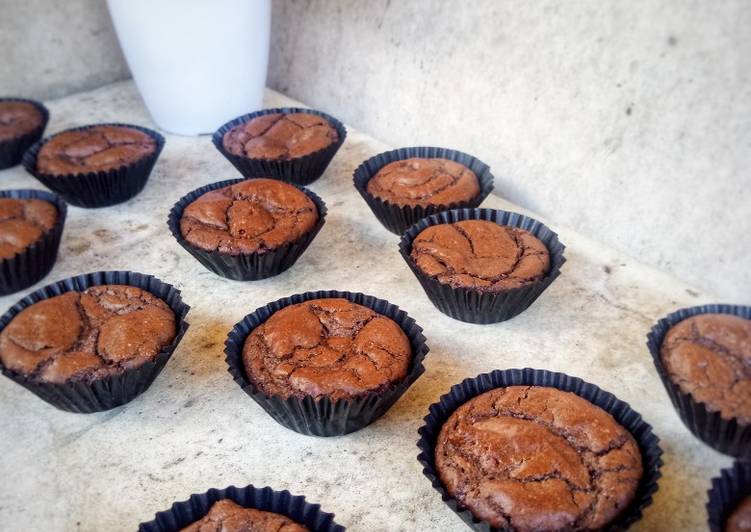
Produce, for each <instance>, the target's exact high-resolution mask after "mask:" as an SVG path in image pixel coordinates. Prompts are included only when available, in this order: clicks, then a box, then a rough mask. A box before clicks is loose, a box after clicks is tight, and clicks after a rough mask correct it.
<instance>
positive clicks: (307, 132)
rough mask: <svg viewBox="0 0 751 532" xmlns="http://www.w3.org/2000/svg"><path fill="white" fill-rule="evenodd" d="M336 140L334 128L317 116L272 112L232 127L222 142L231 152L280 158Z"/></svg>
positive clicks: (258, 157) (259, 157) (311, 150)
mask: <svg viewBox="0 0 751 532" xmlns="http://www.w3.org/2000/svg"><path fill="white" fill-rule="evenodd" d="M337 140H339V134H338V133H337V131H336V129H335V128H334V127H333V126H332V125H331V124H330V123H329V122H328V121H327V120H326V119H325V118H323V117H321V116H318V115H316V114H313V113H286V114H284V113H273V114H268V115H261V116H258V117H256V118H253V119H251V120H249V121H248V122H245V123H244V124H239V125H237V126H235V127H233V128H232V129H230V130H229V131H228V132H227V133H225V135H224V138H223V141H222V142H223V144H224V148H225V149H226V150H227V151H228V152H230V153H232V154H234V155H240V156H242V157H249V158H251V159H271V160H277V161H283V160H288V159H294V158H297V157H302V156H304V155H308V154H311V153H313V152H317V151H319V150H322V149H324V148H326V147H328V146H330V145H331V144H333V143H335V142H336V141H337Z"/></svg>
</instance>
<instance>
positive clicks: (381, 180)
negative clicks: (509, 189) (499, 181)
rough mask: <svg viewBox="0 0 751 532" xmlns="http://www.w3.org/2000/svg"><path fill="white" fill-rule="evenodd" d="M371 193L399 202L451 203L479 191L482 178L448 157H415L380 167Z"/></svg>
mask: <svg viewBox="0 0 751 532" xmlns="http://www.w3.org/2000/svg"><path fill="white" fill-rule="evenodd" d="M367 191H368V193H369V194H371V195H373V196H375V197H377V198H380V199H381V200H384V201H388V202H389V203H394V204H396V205H402V206H405V205H408V206H412V207H415V206H422V207H427V206H428V205H450V204H452V203H458V202H462V201H469V200H471V199H472V198H474V197H476V196H477V195H478V194H479V193H480V182H479V180H478V179H477V176H476V175H475V173H474V172H473V171H472V170H470V169H469V168H467V167H466V166H464V165H462V164H459V163H457V162H454V161H450V160H448V159H439V158H433V159H420V158H418V157H414V158H411V159H404V160H401V161H394V162H392V163H389V164H387V165H386V166H384V167H383V168H381V169H380V170H379V171H378V172H377V173H376V175H374V176H373V177H372V178H371V179H370V180H369V181H368V185H367Z"/></svg>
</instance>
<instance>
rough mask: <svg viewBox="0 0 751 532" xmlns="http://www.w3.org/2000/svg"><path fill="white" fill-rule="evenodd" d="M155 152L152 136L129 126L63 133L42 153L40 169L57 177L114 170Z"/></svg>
mask: <svg viewBox="0 0 751 532" xmlns="http://www.w3.org/2000/svg"><path fill="white" fill-rule="evenodd" d="M155 149H156V141H155V140H154V139H153V138H151V136H149V135H147V134H146V133H144V132H143V131H140V130H138V129H134V128H131V127H126V126H92V127H88V128H85V129H79V130H76V131H63V132H62V133H58V134H57V135H54V136H53V137H52V138H50V140H48V141H47V142H45V143H44V145H43V146H42V149H40V150H39V155H38V156H37V170H38V171H39V172H41V173H43V174H50V175H58V176H62V175H68V174H86V173H89V172H101V171H107V170H114V169H116V168H120V167H121V166H127V165H130V164H132V163H135V162H137V161H139V160H141V159H143V158H144V157H146V156H148V155H151V154H152V153H154V150H155Z"/></svg>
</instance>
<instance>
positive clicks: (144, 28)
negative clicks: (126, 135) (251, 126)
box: [107, 0, 271, 135]
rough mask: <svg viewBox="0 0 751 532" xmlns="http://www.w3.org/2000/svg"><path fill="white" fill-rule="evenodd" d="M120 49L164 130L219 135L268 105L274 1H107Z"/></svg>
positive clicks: (178, 132) (187, 133)
mask: <svg viewBox="0 0 751 532" xmlns="http://www.w3.org/2000/svg"><path fill="white" fill-rule="evenodd" d="M107 3H108V6H109V10H110V15H111V16H112V22H113V23H114V25H115V31H116V32H117V37H118V39H119V40H120V46H121V47H122V49H123V53H124V54H125V58H126V60H127V62H128V66H129V67H130V71H131V73H132V74H133V79H134V80H135V82H136V85H137V86H138V90H139V91H140V92H141V96H142V97H143V100H144V102H145V103H146V107H147V108H148V110H149V112H150V113H151V116H152V118H153V119H154V122H156V123H157V125H158V126H159V127H160V128H162V129H164V130H166V131H169V132H171V133H177V134H180V135H199V134H202V133H213V132H214V131H215V130H216V129H217V128H218V127H219V126H220V125H222V124H223V123H225V122H227V121H229V120H231V119H232V118H234V117H236V116H239V115H242V114H245V113H249V112H252V111H256V110H258V109H260V108H261V106H262V103H263V90H264V86H265V85H266V69H267V66H268V57H269V32H270V26H271V2H270V0H107Z"/></svg>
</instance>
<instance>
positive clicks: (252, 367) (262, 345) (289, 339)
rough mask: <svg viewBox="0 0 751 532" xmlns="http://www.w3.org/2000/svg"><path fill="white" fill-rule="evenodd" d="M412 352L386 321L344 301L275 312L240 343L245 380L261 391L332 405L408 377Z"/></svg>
mask: <svg viewBox="0 0 751 532" xmlns="http://www.w3.org/2000/svg"><path fill="white" fill-rule="evenodd" d="M411 359H412V348H411V346H410V343H409V339H408V338H407V335H406V334H405V333H404V331H403V330H402V329H401V327H399V325H397V324H396V322H394V321H393V320H391V319H390V318H387V317H386V316H383V315H381V314H378V313H377V312H375V311H373V310H371V309H369V308H367V307H364V306H362V305H357V304H355V303H352V302H350V301H348V300H346V299H338V298H330V299H312V300H309V301H305V302H304V303H299V304H296V305H290V306H288V307H284V308H283V309H281V310H279V311H277V312H276V313H274V314H273V315H272V316H271V317H269V319H268V320H266V321H265V322H264V323H263V324H261V325H260V326H258V327H256V328H255V329H254V330H253V331H252V332H251V333H250V335H248V338H247V339H246V340H245V345H244V348H243V362H244V366H245V372H246V374H247V377H248V380H249V381H251V382H252V383H254V384H255V385H256V386H257V387H258V388H259V389H260V390H261V391H262V392H263V393H265V394H267V395H276V396H281V397H284V398H287V397H291V396H295V397H299V398H302V397H304V396H313V397H315V398H319V397H323V396H326V397H329V398H330V399H331V400H332V401H336V400H339V399H351V398H354V397H357V396H362V395H365V394H367V393H368V392H379V391H382V390H384V389H387V388H388V387H390V386H391V385H392V384H394V383H396V382H397V381H399V380H400V379H403V378H404V377H405V376H406V375H407V371H408V369H409V365H410V361H411Z"/></svg>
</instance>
